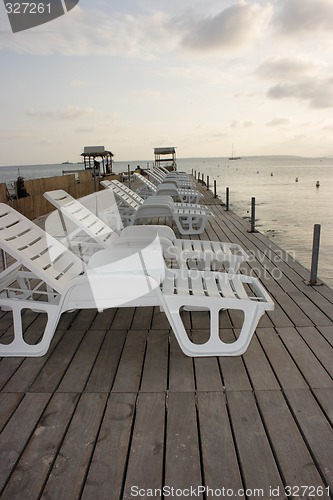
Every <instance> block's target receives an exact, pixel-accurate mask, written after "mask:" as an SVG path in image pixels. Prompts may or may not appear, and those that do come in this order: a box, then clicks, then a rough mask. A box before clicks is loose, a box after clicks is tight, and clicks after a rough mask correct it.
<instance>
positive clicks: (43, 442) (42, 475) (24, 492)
mask: <svg viewBox="0 0 333 500" xmlns="http://www.w3.org/2000/svg"><path fill="white" fill-rule="evenodd" d="M77 400H78V395H77V394H55V395H54V396H53V398H52V399H51V401H50V403H49V404H48V406H47V407H46V409H45V411H44V413H43V415H42V418H41V419H40V421H39V422H38V425H37V427H36V429H35V431H34V433H33V435H32V437H31V439H30V440H29V443H28V445H27V447H26V448H25V450H24V453H23V454H22V456H21V458H20V460H19V462H18V464H17V466H16V468H15V471H14V473H13V474H12V476H11V478H10V480H9V482H8V484H7V486H6V488H5V490H4V491H3V493H2V498H3V499H5V498H7V499H8V500H9V499H13V498H38V497H39V494H40V492H41V491H42V489H43V485H44V482H45V480H46V479H47V477H48V474H49V472H50V470H51V469H52V466H53V463H54V460H55V457H56V454H57V451H58V448H59V447H60V444H61V442H62V439H63V436H64V434H65V433H66V429H67V426H68V424H69V421H70V419H71V417H72V415H73V413H74V410H75V407H76V404H77Z"/></svg>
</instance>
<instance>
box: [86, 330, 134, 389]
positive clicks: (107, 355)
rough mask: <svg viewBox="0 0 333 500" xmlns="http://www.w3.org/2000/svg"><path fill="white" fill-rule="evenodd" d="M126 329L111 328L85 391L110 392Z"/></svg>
mask: <svg viewBox="0 0 333 500" xmlns="http://www.w3.org/2000/svg"><path fill="white" fill-rule="evenodd" d="M125 338H126V332H125V331H119V330H109V331H108V332H107V333H106V335H105V338H104V340H103V343H102V345H101V348H100V350H99V353H98V356H97V358H96V361H95V363H94V366H93V368H92V370H91V373H90V375H89V378H88V380H87V385H86V387H85V389H84V390H85V392H110V391H111V388H112V385H113V381H114V378H115V374H116V372H117V369H118V365H119V360H120V357H121V353H122V350H123V348H124V343H125Z"/></svg>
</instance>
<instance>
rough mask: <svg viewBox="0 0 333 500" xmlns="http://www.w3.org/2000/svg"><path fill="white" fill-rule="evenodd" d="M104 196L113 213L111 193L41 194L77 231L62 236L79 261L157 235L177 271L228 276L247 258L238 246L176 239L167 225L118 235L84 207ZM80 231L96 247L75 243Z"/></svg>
mask: <svg viewBox="0 0 333 500" xmlns="http://www.w3.org/2000/svg"><path fill="white" fill-rule="evenodd" d="M104 194H108V198H107V200H108V202H107V203H105V204H107V205H108V207H109V212H111V214H114V209H112V204H114V205H115V204H116V202H115V200H114V196H113V193H112V191H111V190H107V191H100V192H98V193H95V194H94V195H90V196H89V197H85V198H83V199H82V200H76V199H75V198H73V197H72V196H71V195H69V194H68V193H66V191H64V190H62V189H58V190H55V191H48V192H46V193H44V196H45V198H46V199H47V200H48V201H49V202H50V203H51V204H52V205H53V206H54V207H55V208H57V210H58V211H59V212H60V213H61V214H62V215H63V216H64V217H66V218H68V219H69V220H71V221H72V222H73V223H74V225H75V227H76V228H77V231H73V232H72V235H70V234H69V235H68V239H67V238H66V237H65V238H64V240H65V244H66V246H67V245H69V246H70V247H71V248H72V247H73V248H72V249H73V250H74V251H75V249H76V248H77V250H76V251H77V252H78V253H79V255H81V257H82V258H84V257H85V256H86V255H88V256H91V254H92V252H94V251H96V250H97V249H102V248H109V247H111V246H112V245H113V246H115V245H117V246H126V247H131V248H142V246H145V245H147V244H148V243H149V242H150V241H152V240H153V239H154V238H155V237H156V236H157V235H158V237H159V241H160V244H161V247H162V249H163V254H164V258H165V260H166V261H167V262H168V261H171V263H173V262H176V264H177V265H178V267H180V268H190V267H191V266H192V267H194V268H199V269H201V270H204V269H205V270H219V269H222V268H223V270H225V269H226V270H227V271H228V272H229V273H237V272H238V270H239V267H240V266H241V264H242V263H244V262H246V261H247V260H248V259H249V257H248V255H247V253H246V252H245V251H244V250H243V248H242V247H241V246H240V245H238V244H237V243H229V242H219V241H209V240H190V239H188V240H187V239H176V235H175V233H174V232H173V230H172V229H171V228H170V227H168V226H161V225H157V226H155V225H151V226H150V225H149V226H144V225H142V226H128V227H127V228H125V229H123V230H122V231H121V232H120V234H119V235H118V233H116V232H115V231H114V230H113V228H112V227H110V224H108V220H107V216H105V215H104V217H103V219H104V220H101V219H100V216H101V215H102V214H99V217H97V216H96V215H95V214H94V213H92V212H91V211H90V210H89V209H88V208H87V206H85V205H84V204H83V203H86V199H88V198H90V199H91V198H93V197H97V198H99V197H100V196H101V195H103V196H104ZM65 223H66V222H64V224H65ZM46 229H47V222H46ZM82 231H83V232H84V233H85V234H86V235H87V236H88V237H89V238H91V239H92V240H93V242H95V247H94V246H92V245H91V244H90V243H89V242H88V243H87V246H86V243H85V242H86V241H87V240H86V239H84V240H82V239H79V241H78V244H76V241H75V238H76V235H77V234H78V233H79V232H82ZM96 245H97V247H96ZM82 247H83V249H82ZM85 248H86V250H87V251H85Z"/></svg>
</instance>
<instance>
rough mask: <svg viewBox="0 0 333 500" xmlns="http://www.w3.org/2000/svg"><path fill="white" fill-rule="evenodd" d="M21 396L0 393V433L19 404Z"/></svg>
mask: <svg viewBox="0 0 333 500" xmlns="http://www.w3.org/2000/svg"><path fill="white" fill-rule="evenodd" d="M22 398H23V394H15V393H9V394H8V393H0V432H1V431H2V429H3V428H4V426H5V425H6V424H7V422H8V420H9V419H10V417H11V416H12V414H13V413H14V411H15V410H16V408H17V407H18V405H19V404H20V401H21V399H22Z"/></svg>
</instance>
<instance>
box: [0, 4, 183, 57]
mask: <svg viewBox="0 0 333 500" xmlns="http://www.w3.org/2000/svg"><path fill="white" fill-rule="evenodd" d="M169 21H170V16H168V15H167V14H165V13H163V12H154V13H152V14H149V15H138V16H133V15H129V14H114V15H112V16H110V15H106V14H105V13H104V12H102V11H99V10H98V9H97V8H92V9H91V8H90V9H88V8H85V9H81V8H80V7H79V6H77V8H75V9H73V11H71V13H70V14H69V15H67V16H62V17H61V18H59V19H56V20H54V21H52V23H46V24H45V25H42V26H39V27H36V28H34V29H33V30H30V31H29V30H28V31H22V32H20V33H16V34H15V36H13V34H12V33H10V32H9V26H6V25H5V20H4V19H0V31H2V32H3V33H2V36H1V37H0V49H1V48H6V49H9V50H11V51H13V52H17V53H27V54H38V55H50V54H61V55H64V56H90V55H93V56H98V55H122V56H129V57H132V56H139V57H140V58H143V59H149V58H152V57H154V56H153V54H154V53H155V52H156V51H157V50H165V49H166V48H168V47H170V45H172V40H173V37H172V33H171V32H170V31H171V30H170V26H169ZM6 29H7V31H8V33H6Z"/></svg>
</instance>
